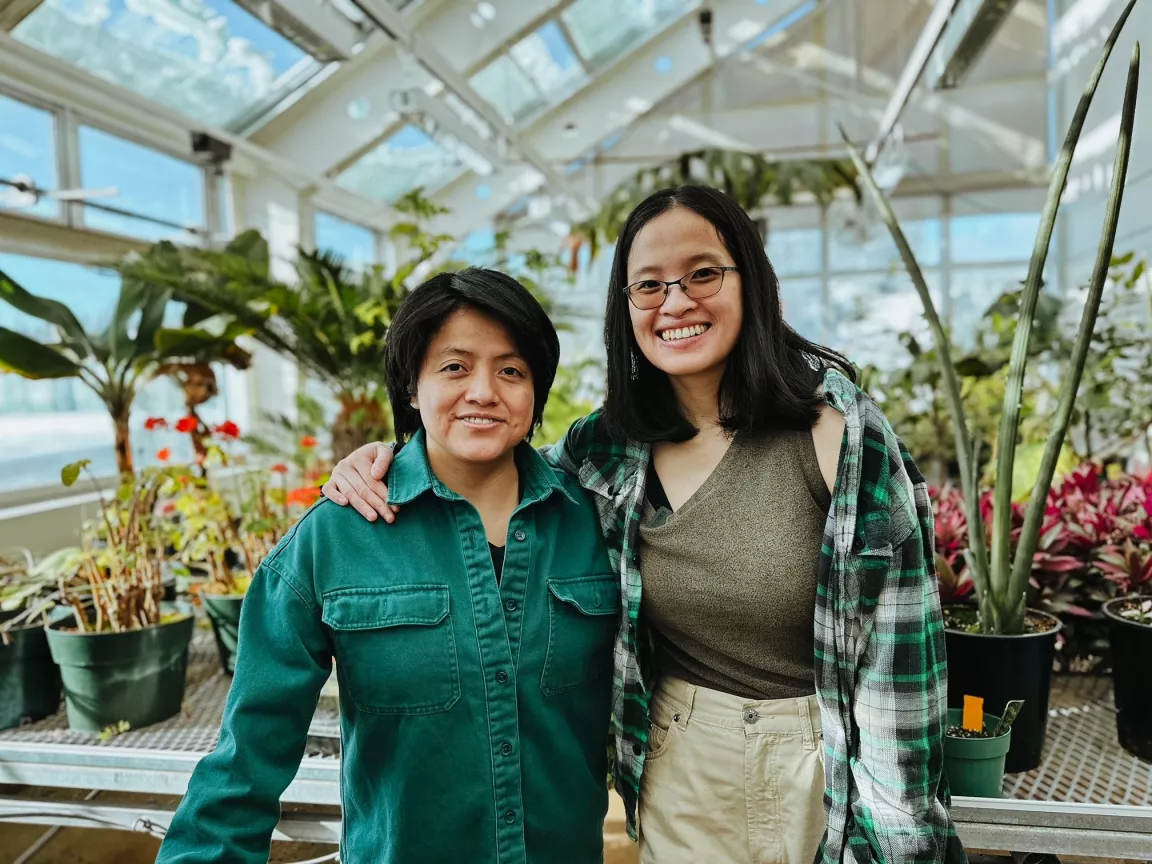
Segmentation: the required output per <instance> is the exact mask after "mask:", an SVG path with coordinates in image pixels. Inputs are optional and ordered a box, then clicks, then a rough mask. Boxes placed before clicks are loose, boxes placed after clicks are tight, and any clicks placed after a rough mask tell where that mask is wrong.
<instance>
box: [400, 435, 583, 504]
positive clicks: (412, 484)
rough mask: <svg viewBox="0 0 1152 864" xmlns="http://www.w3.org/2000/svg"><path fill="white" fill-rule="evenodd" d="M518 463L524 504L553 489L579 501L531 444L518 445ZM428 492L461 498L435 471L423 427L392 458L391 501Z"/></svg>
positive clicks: (407, 498)
mask: <svg viewBox="0 0 1152 864" xmlns="http://www.w3.org/2000/svg"><path fill="white" fill-rule="evenodd" d="M516 467H517V468H518V469H520V483H521V488H522V489H523V490H524V491H523V495H522V498H521V502H520V503H521V504H536V503H538V502H540V501H543V500H544V499H546V498H547V497H548V496H549V495H551V494H552V493H553V492H559V493H561V494H562V495H564V497H566V498H567V499H568V500H569V501H571V502H572V503H573V504H577V503H579V502H578V500H577V498H576V495H575V494H574V493H573V492H572V491H571V490H569V489H568V488H567V487H566V486H565V485H564V483H563V481H561V480H560V478H559V477H558V476H557V473H556V471H554V470H553V469H552V468H550V467H549V466H548V463H546V462H545V461H544V459H543V458H542V457H541V456H540V454H539V453H537V452H536V450H535V449H534V448H533V447H532V446H531V445H530V444H527V443H521V444H518V445H517V446H516ZM425 492H432V493H433V494H434V495H436V496H437V497H438V498H444V499H445V500H451V501H454V500H459V499H460V496H459V495H457V494H456V493H455V492H453V491H452V490H451V489H449V488H448V487H447V486H445V485H444V484H443V483H441V482H440V478H438V477H437V476H436V475H435V474H433V473H432V466H431V465H430V464H429V463H428V449H427V439H426V437H425V435H424V430H423V429H420V430H418V431H417V432H416V434H415V435H413V436H412V439H411V440H410V441H409V442H408V443H407V444H405V445H404V447H403V448H401V450H400V452H399V453H397V454H396V458H395V459H393V460H392V469H391V470H390V471H389V472H388V503H389V504H397V505H399V504H407V503H409V502H410V501H413V500H414V499H416V498H418V497H419V496H420V495H423V494H424V493H425Z"/></svg>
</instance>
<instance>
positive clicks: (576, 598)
mask: <svg viewBox="0 0 1152 864" xmlns="http://www.w3.org/2000/svg"><path fill="white" fill-rule="evenodd" d="M516 458H517V464H518V467H519V469H520V477H521V488H522V489H523V495H522V500H521V502H520V504H519V506H518V507H517V508H516V510H515V512H514V513H513V516H512V519H511V521H510V523H509V525H508V537H507V552H506V554H505V559H504V569H503V575H502V578H501V580H500V582H499V584H497V581H496V578H495V574H494V573H493V569H492V559H491V556H490V554H489V549H488V544H487V540H486V537H485V533H484V527H483V525H482V523H481V521H480V516H479V514H478V513H477V512H476V510H475V509H474V508H473V507H472V505H471V504H469V503H468V502H467V501H465V500H464V499H462V498H461V497H460V496H458V495H456V494H455V493H453V492H452V491H451V490H449V489H448V488H446V487H445V486H444V485H443V484H442V483H441V482H440V481H439V480H438V479H437V478H436V477H435V475H434V474H433V473H432V471H431V469H430V467H429V465H428V459H427V455H426V452H425V447H424V438H423V435H418V436H416V438H414V439H413V440H412V442H411V443H410V444H409V445H408V446H406V447H405V448H403V450H402V451H401V452H400V453H399V455H398V456H397V457H396V460H395V463H394V464H393V466H392V471H391V473H390V475H389V478H388V483H389V486H390V489H391V494H390V498H391V500H392V501H393V503H396V504H403V505H405V506H404V518H403V519H398V520H397V521H396V523H395V524H394V525H385V524H384V523H383V522H368V521H366V520H365V519H363V517H361V516H360V515H359V514H358V513H357V512H356V511H355V510H352V509H350V508H342V507H338V506H336V505H334V504H332V503H330V502H320V503H319V504H317V505H316V506H315V507H313V508H312V509H311V510H310V511H309V512H308V513H307V514H305V516H304V517H303V518H302V519H301V520H300V521H299V522H298V523H297V524H296V525H295V526H294V527H293V529H292V531H291V532H290V533H289V534H288V536H287V537H286V538H285V539H284V541H283V542H281V543H280V545H279V546H278V547H277V548H276V549H275V550H273V552H272V553H271V554H270V555H269V556H268V557H267V558H266V559H265V560H264V562H263V563H262V564H261V565H260V568H259V570H258V572H257V574H256V576H255V578H254V579H253V582H252V585H251V587H250V588H249V591H248V594H247V596H246V597H245V599H244V607H243V613H242V616H241V621H240V649H239V652H238V655H237V661H236V672H235V678H234V681H233V684H232V689H231V692H230V693H229V697H228V704H227V708H226V710H225V714H224V722H223V725H222V729H221V735H220V742H219V744H218V746H217V748H216V750H215V752H213V753H212V754H210V755H209V756H206V757H205V758H204V759H203V760H201V762H200V764H199V765H198V766H197V768H196V771H195V773H194V774H193V776H192V780H191V783H190V785H189V789H188V793H187V795H186V796H185V798H184V801H183V803H182V804H181V805H180V809H179V811H178V812H177V813H176V816H175V817H174V819H173V821H172V825H171V827H170V829H169V832H168V835H167V837H166V838H165V840H164V844H163V846H162V848H161V850H160V856H159V859H158V861H160V862H181V864H188V862H219V861H228V862H229V864H234V862H264V861H266V860H267V857H268V851H269V844H270V837H271V833H272V830H273V828H274V827H275V825H276V822H277V820H278V818H279V805H278V802H279V798H280V795H281V793H282V792H283V791H284V789H285V788H286V787H287V785H288V784H289V783H290V782H291V780H292V778H293V776H294V775H295V773H296V770H297V767H298V765H299V762H300V758H301V755H302V753H303V749H304V744H305V738H306V734H307V730H308V725H309V722H310V720H311V717H312V714H313V711H314V709H315V705H316V700H317V698H318V697H319V693H320V688H321V686H322V685H323V684H324V682H325V680H326V679H327V677H328V674H329V671H330V669H331V668H332V661H333V659H335V661H336V664H337V670H338V673H339V680H340V702H341V726H342V734H343V742H344V751H343V763H342V767H341V779H342V782H341V796H342V803H343V811H344V813H343V816H344V831H343V842H342V844H341V860H342V861H345V862H348V864H391V862H397V864H401V862H402V864H411V862H422V864H434V862H452V864H456V862H460V861H468V862H474V864H487V862H492V864H497V862H499V864H520V862H539V864H544V862H547V864H566V862H571V864H588V862H599V861H601V860H602V849H603V822H604V816H605V813H606V811H607V807H608V797H607V796H608V792H607V782H606V778H607V776H608V746H607V744H608V728H609V716H610V702H611V690H612V674H611V668H612V646H613V638H614V634H615V632H616V628H617V625H618V623H619V620H620V589H619V585H618V582H617V580H616V577H615V576H614V575H613V572H612V569H611V567H610V565H609V560H608V556H607V553H606V551H605V547H604V541H603V539H602V537H601V534H600V528H599V522H598V519H597V514H596V510H595V508H594V506H593V504H592V503H591V502H590V501H589V500H587V499H586V498H585V493H584V492H583V491H582V490H581V489H580V488H579V485H578V484H577V483H576V481H575V480H574V479H570V478H568V477H566V476H565V475H564V474H563V472H560V471H558V470H555V469H553V468H550V467H549V466H548V465H546V464H545V463H544V461H543V460H542V459H541V458H540V457H539V456H538V455H537V454H536V453H535V452H534V451H533V450H532V449H531V448H530V447H527V446H522V447H520V448H519V449H518V450H517V453H516Z"/></svg>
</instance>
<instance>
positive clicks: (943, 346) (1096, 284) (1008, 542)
mask: <svg viewBox="0 0 1152 864" xmlns="http://www.w3.org/2000/svg"><path fill="white" fill-rule="evenodd" d="M1134 4H1135V0H1129V3H1128V4H1127V5H1126V6H1125V8H1124V10H1123V11H1122V12H1121V14H1120V17H1119V19H1118V20H1117V22H1116V24H1115V26H1114V27H1113V28H1112V32H1111V34H1110V35H1109V37H1108V40H1107V41H1106V42H1105V45H1104V48H1103V51H1102V54H1101V57H1100V60H1099V62H1098V63H1097V65H1096V68H1095V69H1094V70H1093V73H1092V76H1091V78H1090V80H1089V82H1088V85H1087V87H1086V88H1085V92H1084V94H1083V96H1082V97H1081V99H1080V103H1079V105H1078V106H1077V109H1076V112H1075V114H1074V115H1073V117H1072V122H1071V125H1070V127H1069V130H1068V133H1067V136H1066V138H1065V141H1064V144H1063V147H1062V148H1061V151H1060V154H1059V156H1058V158H1057V160H1056V163H1055V165H1054V167H1053V171H1052V178H1051V182H1050V185H1049V190H1048V198H1047V201H1046V203H1045V206H1044V211H1043V214H1042V216H1041V220H1040V228H1039V231H1038V233H1037V236H1036V243H1035V246H1034V248H1033V253H1032V258H1031V261H1030V262H1029V267H1028V275H1027V277H1026V279H1025V281H1024V287H1023V290H1022V292H1021V295H1020V306H1019V314H1018V317H1017V321H1016V323H1015V328H1014V336H1013V342H1012V350H1011V354H1010V357H1009V361H1008V367H1007V377H1006V379H1005V387H1004V400H1003V404H1002V409H1001V413H1000V428H999V433H998V435H997V439H996V477H997V478H998V482H997V484H996V488H995V491H994V493H993V502H994V503H993V507H992V508H991V511H990V512H989V514H988V518H990V519H991V524H992V534H991V543H990V544H989V542H988V537H987V534H986V531H985V528H984V520H985V518H986V517H985V514H984V513H982V512H981V507H980V495H979V492H978V489H979V473H978V461H977V459H976V456H975V454H974V447H973V440H972V436H971V431H970V427H969V425H968V422H967V419H966V413H965V410H964V403H963V396H962V393H961V389H960V382H959V378H958V376H957V374H956V368H955V366H954V364H953V360H952V354H951V344H950V341H949V338H948V334H947V332H946V331H945V329H944V326H943V324H942V323H941V321H940V317H939V315H938V314H937V311H936V308H935V304H934V303H933V300H932V296H931V293H930V292H929V289H928V285H927V283H926V282H925V280H924V275H923V272H922V271H921V269H920V265H919V263H918V262H917V261H916V257H915V255H914V254H913V253H912V249H911V247H910V246H909V244H908V241H907V238H906V237H905V236H904V232H903V231H902V230H901V228H900V224H899V221H898V220H897V219H896V216H895V214H894V213H893V211H892V206H891V204H890V203H889V202H888V199H887V198H886V196H885V195H884V193H883V192H882V191H881V190H880V188H879V186H878V185H877V183H876V180H875V178H874V177H873V176H872V174H871V172H870V170H869V168H868V166H867V165H866V164H865V163H864V160H863V157H862V156H861V155H860V153H859V151H858V150H857V149H856V148H855V147H854V146H853V145H852V143H851V141H849V140H848V137H847V135H845V136H844V139H845V141H846V143H847V144H848V148H849V152H850V154H851V156H852V159H853V162H854V163H855V164H856V168H857V170H858V172H859V174H860V179H861V182H862V183H863V185H864V186H865V188H866V189H867V190H868V193H869V195H871V196H872V198H873V199H874V200H875V202H876V204H877V207H878V209H879V211H880V213H881V216H882V218H883V220H884V221H885V224H886V225H887V226H888V229H889V231H890V232H891V234H892V237H893V239H894V241H895V242H896V246H897V248H898V249H899V250H900V256H901V259H902V260H903V261H904V264H905V267H906V268H907V270H908V272H909V275H910V277H911V278H912V282H913V285H914V286H915V288H916V291H917V294H918V295H919V296H920V299H921V302H922V303H923V305H924V312H925V317H926V318H927V319H928V325H929V328H930V330H931V332H932V336H933V339H934V341H935V347H936V349H937V352H938V357H939V363H940V368H941V371H942V373H943V382H944V388H945V393H946V395H947V399H948V406H949V410H950V413H951V415H952V420H953V423H952V426H953V434H954V437H955V441H956V453H957V462H958V472H959V475H960V481H961V488H962V489H963V492H964V503H965V515H966V517H967V520H968V525H969V531H968V541H969V542H968V548H967V549H966V550H965V560H966V562H967V564H968V567H969V569H970V570H971V573H972V580H973V583H974V587H975V593H976V598H977V606H978V609H979V624H980V628H981V630H982V631H983V632H987V633H995V634H1016V633H1021V632H1023V631H1024V628H1025V620H1026V605H1025V604H1026V602H1027V593H1028V592H1027V588H1028V582H1029V579H1030V578H1031V573H1032V560H1033V555H1034V553H1035V552H1036V551H1037V548H1038V546H1039V544H1040V540H1041V530H1042V528H1043V520H1044V517H1045V510H1046V502H1047V498H1048V492H1049V489H1050V488H1051V485H1052V479H1053V476H1054V474H1055V471H1056V467H1057V462H1058V461H1059V459H1060V458H1061V456H1062V454H1063V451H1064V446H1065V437H1066V435H1067V432H1068V428H1069V426H1070V424H1071V420H1072V413H1073V409H1074V403H1075V399H1076V394H1077V391H1078V390H1079V388H1080V383H1081V379H1082V377H1083V374H1084V369H1085V366H1086V364H1087V358H1088V353H1089V350H1090V348H1091V341H1092V334H1093V330H1094V328H1095V324H1096V317H1097V313H1098V311H1099V308H1100V302H1101V297H1102V294H1103V290H1104V285H1105V282H1106V280H1107V278H1108V275H1109V266H1110V264H1111V262H1112V249H1113V244H1114V242H1115V239H1116V228H1117V223H1118V220H1119V215H1120V204H1121V201H1122V198H1123V192H1124V185H1125V181H1126V178H1127V173H1128V156H1129V153H1130V150H1131V143H1132V129H1133V125H1134V120H1135V112H1136V91H1137V83H1138V80H1139V74H1140V48H1139V45H1137V46H1136V48H1135V49H1134V51H1133V54H1132V60H1131V63H1130V64H1129V68H1128V76H1127V83H1126V85H1125V91H1124V101H1123V107H1122V109H1121V116H1120V134H1119V139H1118V142H1117V149H1116V159H1115V164H1114V168H1113V174H1112V183H1111V189H1110V190H1109V195H1108V201H1107V205H1106V207H1105V211H1104V220H1103V227H1102V232H1101V237H1100V242H1099V246H1098V248H1097V255H1096V263H1095V266H1094V268H1093V271H1092V277H1091V281H1090V283H1089V286H1088V291H1087V295H1086V297H1085V299H1084V305H1083V311H1082V315H1081V319H1080V326H1079V329H1078V331H1077V334H1076V337H1075V340H1074V341H1073V342H1072V348H1071V352H1070V355H1071V356H1070V357H1069V360H1068V363H1067V365H1066V367H1065V369H1064V371H1063V373H1062V376H1061V385H1060V391H1059V401H1058V403H1057V406H1056V410H1055V411H1054V413H1053V415H1052V417H1051V419H1050V430H1051V431H1050V434H1049V435H1048V438H1047V442H1046V444H1045V446H1044V450H1043V454H1042V457H1041V460H1040V464H1039V467H1038V470H1037V476H1036V481H1035V484H1034V486H1033V490H1032V493H1031V496H1030V498H1029V501H1028V505H1027V507H1026V509H1025V512H1024V521H1023V524H1022V526H1021V528H1020V533H1019V535H1018V540H1017V542H1016V545H1015V550H1014V549H1013V533H1014V532H1013V529H1012V509H1013V508H1012V484H1011V483H1010V482H1004V480H1005V478H1009V477H1012V476H1013V474H1014V470H1015V463H1016V454H1017V445H1018V434H1019V425H1020V416H1021V405H1022V395H1023V389H1024V380H1025V373H1026V371H1027V367H1028V359H1029V357H1028V355H1029V346H1030V343H1031V336H1032V331H1033V324H1034V316H1035V313H1036V306H1037V302H1038V300H1039V297H1040V291H1041V287H1042V281H1043V280H1042V274H1043V272H1044V265H1045V262H1046V260H1047V257H1048V251H1049V247H1050V244H1051V242H1052V234H1053V231H1054V229H1055V224H1056V216H1057V211H1058V209H1059V206H1060V202H1061V198H1062V197H1063V194H1064V188H1065V186H1066V185H1067V181H1068V173H1069V169H1070V167H1071V163H1072V157H1073V154H1074V152H1075V149H1076V144H1077V141H1078V140H1079V138H1080V133H1081V131H1082V130H1083V128H1084V122H1085V120H1086V118H1087V114H1088V109H1089V107H1090V106H1091V103H1092V98H1093V96H1094V94H1095V92H1096V88H1097V86H1098V85H1099V83H1100V77H1101V75H1102V74H1103V71H1104V66H1105V64H1106V63H1107V61H1108V57H1109V55H1110V54H1111V52H1112V48H1113V47H1114V46H1115V44H1116V40H1117V38H1118V37H1119V35H1120V31H1121V30H1122V28H1123V26H1124V24H1125V22H1126V21H1127V19H1128V16H1129V15H1130V14H1131V12H1132V7H1133V5H1134ZM989 547H990V548H989Z"/></svg>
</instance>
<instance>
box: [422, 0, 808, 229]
mask: <svg viewBox="0 0 1152 864" xmlns="http://www.w3.org/2000/svg"><path fill="white" fill-rule="evenodd" d="M806 2H808V0H780V2H777V3H773V4H769V5H767V6H759V5H752V4H749V3H748V2H747V0H713V2H712V4H711V6H712V10H713V42H714V46H715V51H716V55H717V57H718V58H719V59H720V60H721V61H723V59H724V58H727V57H729V56H730V55H732V54H734V53H737V52H739V51H740V50H742V49H744V48H745V47H746V46H747V45H748V44H749V43H750V42H752V41H754V40H755V38H756V37H757V36H758V35H760V34H763V33H764V32H765V31H768V30H770V29H771V28H772V27H774V26H775V25H777V24H778V23H780V22H782V21H785V20H787V19H788V18H789V16H791V15H792V14H793V13H794V12H795V11H796V10H797V9H798V8H799V7H801V6H802V5H804V4H805V3H806ZM699 10H700V7H698V6H696V7H692V8H691V9H689V10H687V11H686V12H685V13H684V14H683V15H681V16H680V17H679V18H677V19H675V20H674V21H670V22H669V23H668V25H667V26H666V27H665V28H664V29H662V30H661V31H660V32H659V33H658V34H657V35H655V36H653V37H652V38H648V39H647V40H646V41H645V43H644V44H643V45H642V46H640V47H639V48H637V49H636V50H634V51H631V52H628V53H625V54H624V55H622V56H621V57H619V58H617V59H616V60H615V61H614V62H612V63H611V64H609V65H608V66H607V67H605V68H604V69H602V70H600V72H599V73H598V75H597V77H596V78H595V80H594V81H593V83H592V84H591V85H589V86H588V87H585V88H584V89H582V90H579V91H577V92H576V93H575V94H574V95H573V96H571V97H570V98H569V99H567V100H565V101H564V102H561V103H559V104H558V105H556V106H553V107H552V108H551V109H550V110H549V111H548V112H547V113H545V114H544V115H543V116H542V117H541V118H539V119H538V120H536V121H535V122H534V123H532V125H531V127H530V128H529V130H528V132H527V133H525V137H526V139H527V141H528V142H529V143H530V144H532V145H534V146H535V147H536V148H537V150H538V151H543V152H547V154H548V157H549V159H550V161H551V164H552V165H554V166H560V165H564V164H565V163H567V162H569V161H571V160H574V159H577V158H578V157H580V156H581V155H583V154H585V153H587V152H588V150H589V149H590V148H591V147H594V146H595V145H597V144H598V143H599V142H600V141H603V140H604V139H605V138H606V137H608V136H609V135H611V134H612V133H613V132H615V131H617V130H619V129H621V128H624V127H627V126H629V125H630V124H632V123H635V122H636V120H637V119H638V118H640V117H643V116H645V115H646V114H648V112H649V111H651V110H652V108H653V107H655V106H657V105H660V104H661V103H662V102H663V101H664V100H666V99H667V98H668V97H669V96H670V95H672V94H674V93H678V92H680V91H681V90H683V88H685V87H687V86H689V85H690V84H691V83H692V82H693V81H695V80H697V79H698V78H699V77H700V75H701V74H702V73H704V72H706V71H707V70H708V69H709V68H710V65H711V62H712V58H711V56H710V53H709V51H708V48H707V46H705V45H704V43H703V40H702V39H701V35H700V28H699V25H698V23H697V15H698V13H699ZM661 55H667V56H669V57H673V58H675V62H674V65H673V67H672V69H671V70H668V71H665V72H661V71H658V70H657V69H656V58H657V57H659V56H661ZM638 94H644V95H643V97H641V96H639V95H638ZM569 123H572V124H573V128H571V129H565V126H566V125H567V124H569ZM554 170H561V169H559V168H558V167H557V168H555V169H554ZM515 177H516V175H515V174H514V173H513V172H512V171H511V170H509V171H508V172H504V173H502V174H497V175H496V176H495V177H493V178H491V179H489V180H486V181H485V183H486V185H487V186H488V187H489V190H490V195H489V196H488V197H487V198H486V199H484V200H477V197H476V194H475V192H476V180H475V178H473V177H465V178H463V179H461V180H460V181H457V182H456V183H454V184H453V185H452V186H450V187H449V188H448V189H446V190H444V191H443V192H442V193H440V194H438V195H437V196H436V197H437V199H438V200H440V201H441V202H442V203H444V204H445V205H446V206H448V207H450V208H452V210H453V217H451V219H450V220H448V221H446V223H445V224H446V225H450V227H449V228H446V230H454V231H457V232H464V231H467V230H468V229H469V228H472V227H475V226H476V225H478V224H483V223H484V222H486V221H488V220H490V219H491V218H492V217H493V216H495V215H496V214H498V213H500V212H501V211H502V210H504V209H505V208H506V207H508V206H509V205H510V204H511V203H513V202H514V201H515V200H516V199H517V198H519V197H520V196H521V195H523V194H525V192H531V191H533V190H532V189H530V188H527V189H526V188H525V185H524V184H523V183H512V184H511V185H510V186H509V187H507V188H506V187H504V186H502V185H501V184H502V182H503V181H504V180H505V178H508V179H510V180H511V179H515ZM568 182H569V183H570V184H572V185H575V182H576V175H573V176H572V177H571V178H570V179H569V181H568ZM587 197H591V196H590V195H589V196H587Z"/></svg>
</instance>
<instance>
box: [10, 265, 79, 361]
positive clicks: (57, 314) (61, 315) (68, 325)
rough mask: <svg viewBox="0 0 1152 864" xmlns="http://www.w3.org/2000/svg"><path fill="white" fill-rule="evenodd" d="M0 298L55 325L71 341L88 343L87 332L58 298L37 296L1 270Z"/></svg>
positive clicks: (28, 313) (27, 313)
mask: <svg viewBox="0 0 1152 864" xmlns="http://www.w3.org/2000/svg"><path fill="white" fill-rule="evenodd" d="M0 300H4V301H5V302H6V303H8V304H9V305H11V306H14V307H15V308H17V309H19V310H20V311H21V312H23V313H25V314H26V315H31V316H32V317H34V318H39V319H40V320H41V321H47V322H48V323H49V324H54V325H56V326H57V327H58V328H60V330H61V332H62V333H63V334H64V336H66V337H67V338H69V339H71V340H72V341H73V342H76V343H79V344H81V345H86V344H87V343H88V334H87V333H86V332H85V330H84V327H83V325H81V323H80V321H79V320H78V319H77V318H76V316H75V315H73V314H72V310H71V309H69V308H68V307H67V306H65V305H64V304H63V303H61V302H60V301H58V300H49V299H48V298H47V297H37V296H36V295H35V294H32V293H30V292H28V291H26V290H24V289H23V288H21V287H20V285H18V284H17V283H16V282H15V281H14V280H13V279H12V278H11V277H9V276H8V275H7V274H6V273H4V271H3V270H0Z"/></svg>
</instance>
